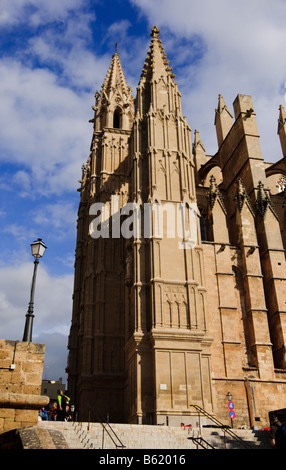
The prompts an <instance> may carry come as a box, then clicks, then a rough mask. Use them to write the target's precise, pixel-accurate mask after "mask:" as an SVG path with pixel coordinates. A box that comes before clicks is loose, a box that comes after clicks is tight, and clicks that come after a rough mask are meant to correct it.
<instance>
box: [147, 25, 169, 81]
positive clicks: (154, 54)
mask: <svg viewBox="0 0 286 470" xmlns="http://www.w3.org/2000/svg"><path fill="white" fill-rule="evenodd" d="M159 33H160V29H159V28H157V26H153V28H152V30H151V33H150V36H151V37H152V39H151V44H150V48H149V51H148V54H147V58H146V60H145V63H144V66H143V70H142V74H141V80H143V81H144V80H146V78H147V79H148V78H150V79H160V78H161V77H164V78H165V79H166V78H167V77H172V78H174V77H175V75H174V74H173V73H172V67H170V66H169V61H168V60H167V56H166V54H165V51H164V47H163V46H162V42H161V39H160V38H159Z"/></svg>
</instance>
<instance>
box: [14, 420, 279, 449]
mask: <svg viewBox="0 0 286 470" xmlns="http://www.w3.org/2000/svg"><path fill="white" fill-rule="evenodd" d="M18 432H19V433H20V437H21V441H22V445H23V447H24V448H26V449H28V448H30V449H35V448H40V449H51V448H55V449H113V450H114V449H122V448H123V449H185V450H187V449H204V448H205V449H212V448H215V449H243V448H244V447H243V446H242V443H241V442H237V441H236V440H234V438H233V437H231V436H229V435H228V434H227V433H226V432H225V431H224V430H222V429H219V428H202V429H201V433H199V430H198V429H197V430H194V429H193V428H181V427H175V426H148V425H135V424H117V423H112V424H111V425H106V424H105V425H103V424H101V423H73V422H60V421H56V422H52V421H39V423H38V425H37V426H32V427H30V428H22V429H21V430H18ZM235 434H236V435H237V436H238V437H239V438H241V439H242V441H243V442H244V443H246V444H247V445H249V446H251V447H252V448H253V449H267V448H270V447H271V446H270V440H269V433H268V432H267V431H252V430H249V429H237V430H235ZM194 438H195V439H194ZM201 438H203V440H202V439H201Z"/></svg>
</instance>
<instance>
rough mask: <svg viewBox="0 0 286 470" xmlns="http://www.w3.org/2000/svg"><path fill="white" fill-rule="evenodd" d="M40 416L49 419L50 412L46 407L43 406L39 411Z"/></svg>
mask: <svg viewBox="0 0 286 470" xmlns="http://www.w3.org/2000/svg"><path fill="white" fill-rule="evenodd" d="M39 416H40V417H41V418H42V420H43V421H47V420H48V413H47V411H46V410H45V408H41V409H40V411H39Z"/></svg>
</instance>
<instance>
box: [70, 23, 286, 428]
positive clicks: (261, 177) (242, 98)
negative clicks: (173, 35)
mask: <svg viewBox="0 0 286 470" xmlns="http://www.w3.org/2000/svg"><path fill="white" fill-rule="evenodd" d="M151 37H152V39H151V43H150V48H149V51H148V54H147V58H146V60H145V63H144V67H143V70H142V74H141V77H140V81H139V84H138V87H137V94H136V99H135V100H134V99H133V98H132V95H131V90H130V87H128V85H127V83H126V81H125V77H124V74H123V71H122V67H121V64H120V60H119V56H118V54H117V52H116V53H115V54H114V55H113V57H112V61H111V65H110V68H109V71H108V73H107V76H106V79H105V81H104V83H103V85H102V90H101V93H99V92H97V93H96V103H95V106H94V107H93V109H94V118H93V120H92V122H93V125H94V132H93V137H92V142H91V152H90V156H89V158H88V160H87V163H86V165H84V167H83V169H82V179H81V181H80V183H81V187H80V190H79V191H80V204H79V211H78V226H77V247H76V261H75V280H74V297H73V314H72V324H71V330H70V335H69V346H68V347H69V359H68V368H67V371H68V374H69V376H68V383H69V386H68V388H69V394H70V396H71V397H72V399H73V401H74V402H75V405H76V408H77V412H78V415H79V419H82V420H87V419H88V417H90V418H91V419H92V420H100V419H102V418H104V419H105V418H106V417H107V416H108V417H109V419H110V420H112V421H115V422H116V421H117V422H130V423H136V422H137V423H148V424H152V423H153V424H160V423H165V422H166V421H168V422H169V423H170V424H179V423H180V422H182V421H183V422H185V421H186V420H189V421H190V422H191V420H192V415H193V410H192V408H191V405H193V404H195V405H199V406H200V407H202V408H204V410H206V411H207V412H209V413H213V414H215V415H216V417H217V418H218V419H220V421H222V422H224V423H227V424H228V423H229V416H228V402H227V398H226V394H227V393H228V392H230V393H231V394H232V396H233V401H234V403H235V411H236V418H235V420H236V424H238V425H239V424H240V425H241V424H246V425H249V426H254V425H258V426H265V425H267V424H268V412H269V411H271V410H273V409H277V408H283V407H286V402H285V392H286V362H285V361H286V356H285V345H286V341H285V339H284V336H285V333H286V323H285V314H286V303H285V300H286V281H285V245H286V213H285V208H286V197H285V187H286V184H285V180H286V164H285V155H286V115H285V110H284V108H283V107H282V106H281V107H280V115H279V122H278V134H279V138H280V142H281V146H282V152H283V158H282V159H281V160H280V161H279V162H277V163H275V164H269V163H266V162H265V161H264V159H263V157H262V153H261V149H260V144H259V134H258V130H257V126H256V118H255V112H254V105H253V103H252V99H251V97H250V96H247V95H238V96H237V97H236V99H235V101H234V104H233V108H234V117H233V115H232V113H231V112H230V111H229V109H228V108H227V106H226V104H225V102H224V100H223V97H222V96H221V95H219V99H218V107H217V109H216V110H215V127H216V132H217V140H218V151H217V153H216V154H215V155H213V156H210V155H207V154H206V151H205V148H204V145H203V143H202V142H201V139H200V135H199V132H198V131H197V130H196V131H195V132H194V142H193V144H192V143H191V129H190V127H189V125H188V123H187V121H186V118H185V117H184V116H183V115H182V111H181V95H180V92H179V90H178V87H177V85H176V83H175V80H174V78H175V76H174V74H173V72H172V68H171V67H170V66H169V61H168V60H167V57H166V54H165V51H164V48H163V46H162V43H161V40H160V39H159V29H158V28H157V27H154V28H152V32H151ZM100 204H101V205H100ZM128 204H129V205H128ZM101 207H102V208H104V209H100V210H99V208H101ZM143 207H144V211H143V210H142V209H143ZM146 207H147V211H145V208H146ZM150 207H151V212H150V211H149V209H150ZM159 207H160V208H164V209H167V210H166V213H167V214H165V215H166V216H164V211H163V215H162V218H161V219H160V218H159V219H158V218H157V219H156V217H155V216H154V212H155V213H156V210H157V209H158V208H159ZM134 208H135V209H136V210H138V212H139V213H140V217H137V218H136V217H134V218H133V219H132V218H130V211H131V212H132V211H133V215H134V213H135V212H136V210H135V209H134ZM154 208H155V211H154ZM194 208H195V211H193V209H194ZM104 211H105V212H104ZM180 211H181V212H180ZM194 213H195V218H194V217H193V214H194ZM99 214H100V216H99ZM104 214H105V215H104ZM170 215H171V216H172V217H171V218H170ZM181 216H182V217H184V221H185V225H184V227H185V226H186V224H187V227H189V228H190V230H189V233H188V235H189V236H188V237H187V236H186V233H179V232H180V231H179V230H177V229H178V221H179V219H180V217H181ZM150 220H152V221H153V224H152V225H151V224H150ZM158 220H159V221H160V224H159V225H160V230H159V231H158V230H156V224H158ZM131 222H132V223H131ZM135 225H136V226H135ZM150 226H151V231H150ZM146 227H147V228H148V230H149V231H148V233H147V234H146V232H145V228H146ZM175 228H176V230H175ZM172 229H173V231H172ZM142 233H143V235H142ZM128 234H130V236H127V235H128Z"/></svg>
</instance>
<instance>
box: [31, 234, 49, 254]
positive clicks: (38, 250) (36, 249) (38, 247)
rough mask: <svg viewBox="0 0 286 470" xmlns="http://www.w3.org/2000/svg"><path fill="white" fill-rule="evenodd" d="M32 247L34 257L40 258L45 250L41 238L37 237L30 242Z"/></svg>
mask: <svg viewBox="0 0 286 470" xmlns="http://www.w3.org/2000/svg"><path fill="white" fill-rule="evenodd" d="M31 248H32V255H33V256H34V258H41V257H42V256H43V254H44V252H45V250H46V246H45V244H44V243H43V242H42V239H41V238H38V240H36V241H34V242H33V243H32V244H31Z"/></svg>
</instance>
